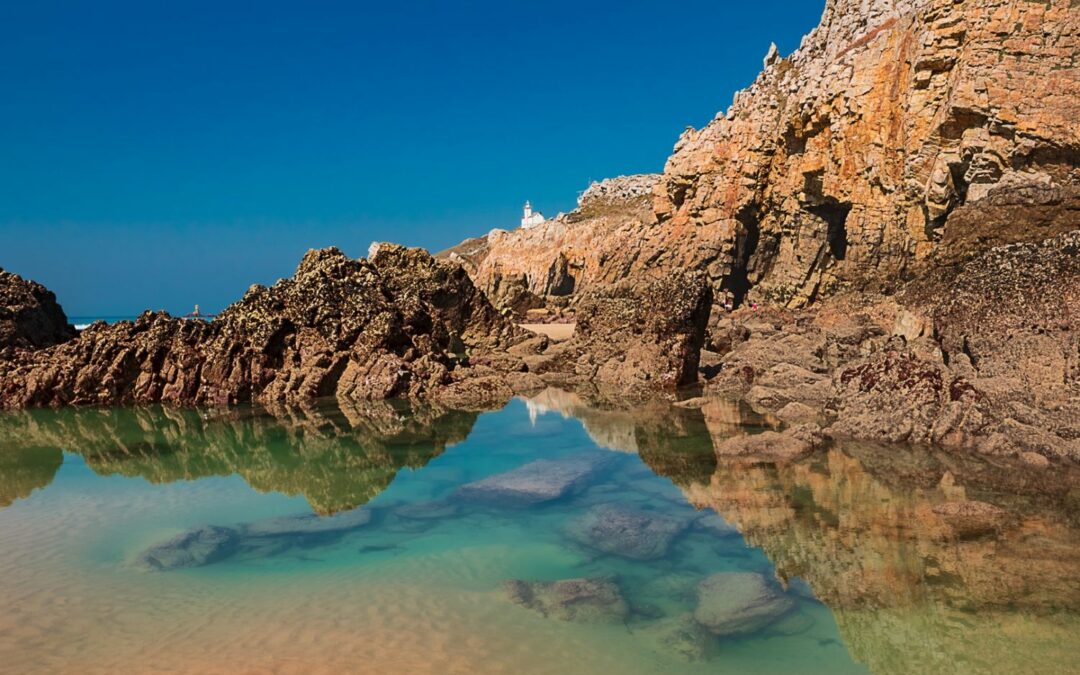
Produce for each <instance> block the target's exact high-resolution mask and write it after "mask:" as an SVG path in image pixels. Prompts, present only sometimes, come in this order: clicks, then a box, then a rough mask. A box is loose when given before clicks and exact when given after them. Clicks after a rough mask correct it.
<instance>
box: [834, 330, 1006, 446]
mask: <svg viewBox="0 0 1080 675" xmlns="http://www.w3.org/2000/svg"><path fill="white" fill-rule="evenodd" d="M834 380H835V383H836V388H837V392H838V393H837V397H836V399H834V400H833V401H832V402H830V404H829V405H830V408H831V411H832V412H833V413H834V414H835V416H836V417H837V421H836V423H835V424H833V425H832V426H831V427H829V433H831V434H834V435H840V436H853V437H860V438H879V439H882V440H888V441H890V442H894V443H898V442H903V441H909V442H913V443H930V442H935V443H945V444H951V445H954V446H956V445H962V444H964V443H965V442H966V441H968V440H969V439H970V437H971V436H972V435H976V434H979V433H980V432H981V431H982V429H983V427H984V426H985V424H986V415H985V407H984V400H983V397H982V396H981V395H980V394H979V392H978V391H977V390H976V389H975V387H974V386H973V385H972V384H971V383H970V382H969V381H968V380H967V379H965V378H963V377H960V376H957V375H954V374H952V373H951V372H950V371H949V370H948V368H946V367H945V366H944V365H943V364H939V363H932V362H929V361H926V360H923V359H920V358H918V357H917V356H915V355H914V354H912V353H911V352H909V351H891V350H890V351H883V352H879V353H877V354H874V355H873V356H870V357H868V358H867V359H865V360H863V361H860V362H856V363H855V364H853V365H851V366H848V367H846V368H843V369H841V370H839V371H837V373H836V375H835V376H834Z"/></svg>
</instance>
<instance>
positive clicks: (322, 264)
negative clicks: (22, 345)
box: [0, 245, 525, 407]
mask: <svg viewBox="0 0 1080 675" xmlns="http://www.w3.org/2000/svg"><path fill="white" fill-rule="evenodd" d="M524 337H525V335H524V334H523V333H522V332H521V331H520V330H518V329H516V328H515V327H514V326H513V324H511V323H510V322H508V321H507V320H506V319H505V318H504V317H502V316H501V315H500V314H499V313H498V312H497V311H496V310H495V309H494V308H493V307H492V306H491V304H490V303H489V302H488V301H487V299H486V298H485V297H484V295H483V294H482V293H481V292H480V291H479V290H478V289H476V287H475V286H474V285H473V284H472V282H471V281H470V280H469V278H468V276H467V275H466V274H465V272H464V271H463V270H462V269H461V268H460V267H459V266H457V265H452V264H448V263H444V262H437V261H435V260H433V259H432V258H431V257H430V256H429V255H428V254H427V253H426V252H424V251H422V250H420V249H405V248H402V247H399V246H392V245H384V246H382V247H381V248H380V249H379V250H378V251H377V253H376V254H375V255H374V256H373V257H372V258H371V259H370V260H352V259H349V258H347V257H346V256H345V255H344V254H342V253H341V252H340V251H338V250H337V249H325V250H320V251H311V252H309V253H308V254H307V255H306V256H305V257H304V259H303V260H302V261H301V263H300V265H299V267H298V268H297V270H296V274H295V275H294V276H293V277H292V278H291V279H285V280H282V281H279V282H278V283H277V284H275V285H274V286H273V287H270V288H266V287H262V286H253V287H252V288H251V289H250V290H249V291H248V292H247V293H246V294H245V295H244V297H243V298H242V299H241V300H239V301H238V302H236V303H234V304H233V305H231V306H229V307H228V308H227V309H226V310H225V311H223V312H222V313H221V314H220V315H219V316H218V317H217V318H216V319H215V320H214V321H212V322H203V321H186V320H181V319H176V318H173V317H170V316H168V315H166V314H163V313H156V314H155V313H145V314H143V315H142V316H140V317H139V318H138V319H137V320H135V321H125V322H120V323H118V324H115V325H112V326H109V325H105V324H104V323H96V324H94V325H92V326H90V327H89V328H87V329H86V330H85V331H83V332H82V333H81V334H80V335H79V337H78V338H77V339H73V340H69V341H67V342H65V343H63V344H60V345H58V346H55V347H51V348H48V349H39V350H37V351H34V352H29V353H27V354H26V355H25V357H24V358H19V359H13V360H4V361H0V405H2V406H4V407H27V406H57V405H107V404H117V403H155V402H165V403H174V404H207V405H225V404H234V403H239V402H244V401H261V402H279V401H298V400H306V399H311V398H317V397H322V396H337V397H339V398H344V399H360V400H364V399H376V400H378V399H387V398H392V397H396V396H413V397H416V396H424V395H430V394H432V393H433V392H436V391H438V390H440V389H441V388H443V387H446V388H449V389H450V391H451V393H453V387H454V385H457V384H458V383H460V382H462V381H464V380H473V379H482V378H485V377H491V376H495V375H497V373H496V371H495V370H493V369H491V368H490V367H486V366H482V365H475V366H473V365H469V364H468V360H469V359H473V360H475V361H482V360H483V356H485V355H486V354H489V353H493V352H497V351H501V350H502V349H504V348H505V347H508V346H510V345H512V344H514V343H515V342H516V341H520V340H521V339H523V338H524ZM511 368H512V366H511ZM478 389H480V390H494V391H493V392H491V391H483V392H481V393H483V394H484V395H489V394H492V393H493V394H494V396H496V397H501V398H502V399H503V400H506V399H507V398H509V396H510V393H511V392H510V391H509V389H508V388H507V387H505V385H504V386H501V387H500V386H498V383H489V385H487V386H479V387H478Z"/></svg>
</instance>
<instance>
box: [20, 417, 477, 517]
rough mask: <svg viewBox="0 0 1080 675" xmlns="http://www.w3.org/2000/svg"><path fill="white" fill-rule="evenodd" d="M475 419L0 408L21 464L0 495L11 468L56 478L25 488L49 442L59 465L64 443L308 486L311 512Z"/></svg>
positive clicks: (128, 464)
mask: <svg viewBox="0 0 1080 675" xmlns="http://www.w3.org/2000/svg"><path fill="white" fill-rule="evenodd" d="M475 420H476V414H475V413H462V412H447V411H443V410H439V409H435V408H431V407H426V406H423V407H414V408H412V409H400V408H395V407H393V406H391V405H389V404H386V403H381V402H380V403H374V404H364V405H363V407H362V408H358V407H350V408H337V407H323V408H310V409H304V410H301V409H281V410H275V411H274V413H273V414H266V413H265V412H264V411H261V410H258V411H257V410H255V409H249V410H233V411H229V412H222V413H207V412H205V411H196V410H165V409H161V408H128V409H117V410H61V411H28V412H22V413H11V414H5V415H2V416H0V437H2V438H5V439H7V440H6V442H5V443H4V446H6V447H4V448H3V452H2V455H0V456H2V457H3V458H5V460H4V461H5V462H6V463H11V462H13V461H17V462H18V466H11V467H9V466H6V464H5V466H4V467H3V468H2V469H0V476H2V477H0V499H4V498H5V497H4V496H6V495H7V494H8V493H9V490H8V488H7V487H6V486H7V484H8V483H11V482H12V481H13V479H12V477H17V478H16V480H18V481H21V482H20V483H19V484H18V486H15V488H18V489H14V492H13V493H12V494H13V498H18V497H21V496H23V494H24V493H28V492H29V490H30V489H33V487H37V486H39V485H44V484H47V483H48V482H49V480H51V473H50V474H49V476H48V477H46V478H43V479H41V480H39V481H38V482H36V483H33V484H30V485H29V487H28V488H25V487H22V486H23V484H28V483H30V482H31V481H30V480H29V478H28V476H30V475H31V473H30V469H29V468H28V467H33V466H36V465H37V464H38V463H40V462H41V460H40V455H41V453H39V452H36V451H34V450H33V448H34V447H37V448H51V450H50V451H49V452H51V453H53V456H55V458H56V466H59V461H60V449H63V450H68V451H71V452H76V453H78V454H80V455H82V456H83V457H84V458H85V460H86V462H87V464H88V465H89V466H90V467H91V468H92V469H93V470H94V471H95V472H97V473H100V474H119V475H123V476H138V477H142V478H145V479H146V480H148V481H150V482H153V483H168V482H172V481H177V480H191V479H196V478H203V477H207V476H227V475H232V474H238V475H239V476H241V477H242V478H243V479H244V480H245V481H247V482H248V483H249V484H250V485H251V486H252V487H253V488H255V489H257V490H263V491H274V492H281V493H284V494H289V495H303V496H304V497H305V498H306V499H307V500H308V503H310V504H311V507H312V508H313V509H314V510H315V511H317V512H319V513H334V512H337V511H343V510H346V509H351V508H354V507H356V506H359V505H361V504H364V503H366V502H367V501H368V500H370V499H372V498H373V497H375V496H376V495H378V494H379V493H380V492H382V491H383V490H384V489H385V488H386V487H387V486H388V485H389V484H390V481H392V480H393V478H394V476H395V475H396V474H397V472H398V470H400V469H401V468H403V467H412V468H418V467H421V466H423V465H424V464H426V463H427V462H428V461H429V460H431V458H433V457H435V456H436V455H438V454H439V453H441V452H442V450H443V449H444V448H445V447H446V446H447V445H450V444H453V443H457V442H460V441H462V440H464V439H465V437H466V436H467V435H468V434H469V432H470V431H471V430H472V426H473V423H474V422H475ZM52 472H55V467H53V469H52ZM33 475H34V476H36V475H37V474H33ZM24 476H27V478H23V477H24ZM8 501H10V499H9V500H8ZM2 503H3V502H2V501H0V504H2Z"/></svg>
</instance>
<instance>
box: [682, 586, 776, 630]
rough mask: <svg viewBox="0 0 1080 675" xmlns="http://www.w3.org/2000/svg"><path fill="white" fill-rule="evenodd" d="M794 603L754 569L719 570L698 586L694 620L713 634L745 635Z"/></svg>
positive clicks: (759, 628) (766, 623)
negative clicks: (738, 570) (749, 570)
mask: <svg viewBox="0 0 1080 675" xmlns="http://www.w3.org/2000/svg"><path fill="white" fill-rule="evenodd" d="M794 606H795V602H794V601H793V600H792V599H791V598H789V597H787V596H785V595H783V594H782V593H781V592H780V590H779V589H778V588H777V587H776V585H775V584H773V583H771V582H770V581H769V580H768V579H766V578H765V577H764V576H762V575H760V574H757V573H755V572H721V573H719V574H713V575H712V576H710V577H708V578H706V579H705V580H704V581H702V582H701V584H700V585H699V586H698V606H697V609H695V610H694V619H696V620H697V621H698V623H700V624H702V625H703V626H705V627H706V628H708V629H709V630H710V631H711V632H712V633H714V634H715V635H723V636H733V635H747V634H750V633H754V632H756V631H758V630H761V629H762V628H764V627H765V626H767V625H769V624H770V623H772V622H774V621H776V620H777V619H779V618H780V617H782V616H783V615H784V614H786V613H787V612H788V611H790V610H791V609H792V608H793V607H794Z"/></svg>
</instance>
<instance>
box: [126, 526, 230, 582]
mask: <svg viewBox="0 0 1080 675" xmlns="http://www.w3.org/2000/svg"><path fill="white" fill-rule="evenodd" d="M239 541H240V538H239V536H238V535H237V532H236V530H233V529H230V528H228V527H216V526H214V525H205V526H203V527H197V528H195V529H192V530H188V531H187V532H182V533H180V534H178V535H176V536H175V537H173V538H172V539H170V540H168V541H166V542H163V543H161V544H156V545H154V546H151V547H150V548H148V549H147V550H146V551H144V552H143V553H141V554H140V555H139V557H138V559H137V560H136V564H137V565H138V566H139V567H141V568H143V569H147V570H154V571H169V570H175V569H181V568H184V567H199V566H202V565H209V564H211V563H215V562H218V561H219V560H222V559H224V558H227V557H228V556H229V555H231V554H232V552H233V551H234V550H235V549H236V547H237V544H238V543H239Z"/></svg>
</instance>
